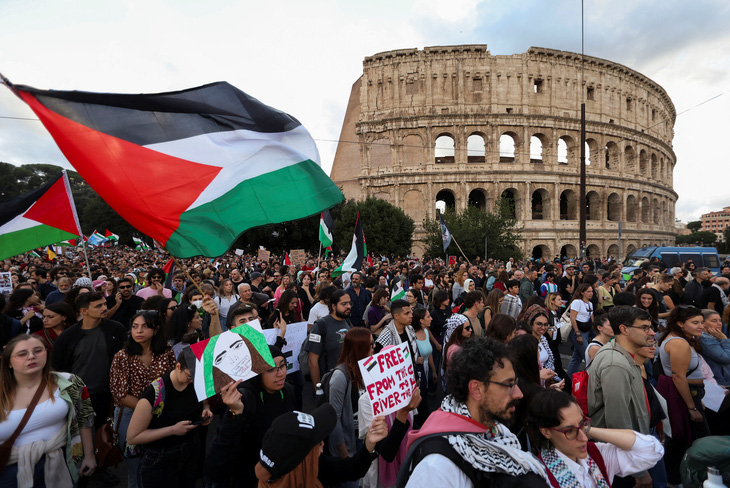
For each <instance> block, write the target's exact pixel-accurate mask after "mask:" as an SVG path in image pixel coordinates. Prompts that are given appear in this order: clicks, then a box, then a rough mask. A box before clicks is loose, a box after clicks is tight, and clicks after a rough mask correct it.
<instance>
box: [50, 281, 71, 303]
mask: <svg viewBox="0 0 730 488" xmlns="http://www.w3.org/2000/svg"><path fill="white" fill-rule="evenodd" d="M71 285H73V282H72V281H71V278H68V277H66V276H63V277H61V278H59V279H58V289H57V290H54V291H52V292H51V293H49V294H48V296H46V305H52V304H54V303H58V302H62V301H63V299H64V298H66V293H68V292H69V290H71Z"/></svg>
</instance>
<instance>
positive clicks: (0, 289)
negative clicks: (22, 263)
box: [0, 271, 13, 295]
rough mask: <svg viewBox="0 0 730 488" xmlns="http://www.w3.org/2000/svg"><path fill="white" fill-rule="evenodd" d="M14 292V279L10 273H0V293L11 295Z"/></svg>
mask: <svg viewBox="0 0 730 488" xmlns="http://www.w3.org/2000/svg"><path fill="white" fill-rule="evenodd" d="M12 292H13V277H12V276H11V275H10V271H3V272H1V273H0V293H2V294H3V295H10V294H11V293H12Z"/></svg>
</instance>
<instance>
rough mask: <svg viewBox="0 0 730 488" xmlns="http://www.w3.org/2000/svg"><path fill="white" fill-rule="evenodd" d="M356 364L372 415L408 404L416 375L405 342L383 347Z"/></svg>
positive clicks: (391, 411) (385, 412) (388, 412)
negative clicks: (358, 367) (368, 399)
mask: <svg viewBox="0 0 730 488" xmlns="http://www.w3.org/2000/svg"><path fill="white" fill-rule="evenodd" d="M358 365H359V366H360V373H361V374H362V379H363V382H364V383H365V390H366V391H367V393H368V397H369V398H370V404H371V405H372V408H373V415H375V416H381V415H388V414H390V413H393V412H395V411H398V410H400V409H401V408H403V407H404V406H406V405H408V404H409V402H410V401H411V396H412V394H413V390H414V389H415V388H416V378H415V376H414V371H413V361H411V355H410V351H409V349H408V344H400V345H398V346H394V347H389V348H386V349H383V350H382V351H380V352H379V353H378V354H375V355H374V356H370V357H367V358H365V359H363V360H361V361H358Z"/></svg>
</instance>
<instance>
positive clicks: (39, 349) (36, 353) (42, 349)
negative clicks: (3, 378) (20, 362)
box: [13, 346, 46, 359]
mask: <svg viewBox="0 0 730 488" xmlns="http://www.w3.org/2000/svg"><path fill="white" fill-rule="evenodd" d="M31 352H32V353H33V357H38V356H40V355H42V354H45V353H46V348H45V347H41V346H38V347H34V348H33V349H31V350H30V351H28V350H27V349H26V350H24V351H18V352H16V353H14V354H13V357H14V358H18V359H26V358H27V357H28V355H29V354H30V353H31Z"/></svg>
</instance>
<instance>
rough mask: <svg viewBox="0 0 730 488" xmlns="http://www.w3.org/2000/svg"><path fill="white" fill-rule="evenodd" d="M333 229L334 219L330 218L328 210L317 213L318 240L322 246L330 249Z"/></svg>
mask: <svg viewBox="0 0 730 488" xmlns="http://www.w3.org/2000/svg"><path fill="white" fill-rule="evenodd" d="M334 230H335V221H334V220H332V215H330V211H329V210H325V211H324V212H322V213H321V214H319V242H321V243H322V247H323V248H325V249H329V250H330V251H332V233H333V232H334Z"/></svg>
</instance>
